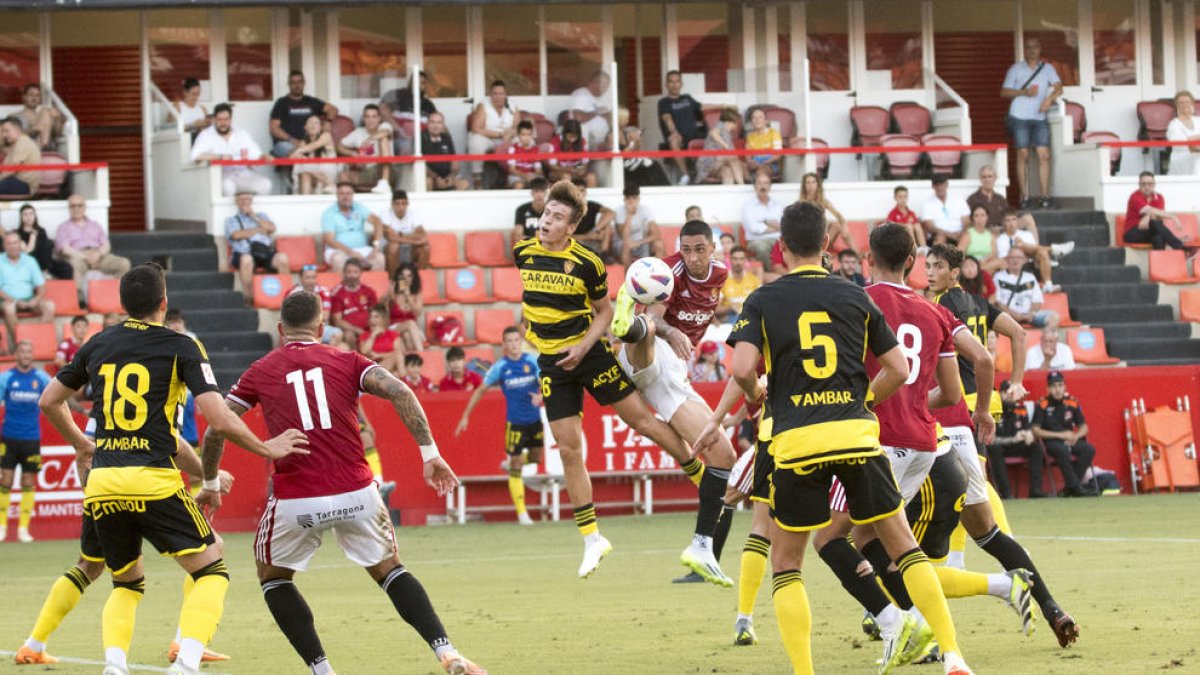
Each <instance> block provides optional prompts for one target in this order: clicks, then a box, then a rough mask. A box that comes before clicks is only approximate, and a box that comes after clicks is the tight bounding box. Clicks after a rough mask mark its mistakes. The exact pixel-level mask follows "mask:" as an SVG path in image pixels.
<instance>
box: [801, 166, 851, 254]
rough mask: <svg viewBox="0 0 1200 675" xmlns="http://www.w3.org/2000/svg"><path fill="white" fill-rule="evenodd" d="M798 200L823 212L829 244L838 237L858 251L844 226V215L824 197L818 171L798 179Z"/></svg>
mask: <svg viewBox="0 0 1200 675" xmlns="http://www.w3.org/2000/svg"><path fill="white" fill-rule="evenodd" d="M800 201H802V202H808V203H809V204H812V205H814V206H816V207H817V208H819V209H821V210H822V211H823V212H824V213H825V222H827V223H829V245H830V246H831V247H832V246H833V244H834V242H836V241H837V239H838V237H841V238H842V243H843V244H845V245H846V248H848V249H850V250H851V251H854V252H855V253H857V252H858V250H857V249H855V248H854V240H853V239H851V238H850V230H849V229H848V228H847V227H846V217H845V216H843V215H842V214H841V212H840V211H838V210H837V209H836V208H834V206H833V203H832V202H830V201H829V199H828V198H826V197H825V183H824V182H823V181H822V180H821V174H819V173H806V174H804V177H803V178H802V179H801V181H800Z"/></svg>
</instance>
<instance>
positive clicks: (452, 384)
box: [438, 370, 483, 391]
mask: <svg viewBox="0 0 1200 675" xmlns="http://www.w3.org/2000/svg"><path fill="white" fill-rule="evenodd" d="M482 386H483V378H482V377H480V376H479V373H476V372H474V371H471V370H467V371H464V372H463V379H462V382H459V381H457V380H455V379H454V378H453V377H451V376H450V374H449V373H447V374H446V376H445V377H443V378H442V381H441V383H440V384H438V391H475V390H476V389H478V388H480V387H482Z"/></svg>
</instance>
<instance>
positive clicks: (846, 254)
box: [836, 248, 867, 287]
mask: <svg viewBox="0 0 1200 675" xmlns="http://www.w3.org/2000/svg"><path fill="white" fill-rule="evenodd" d="M836 274H837V275H838V276H839V277H841V278H843V279H845V280H846V281H849V282H850V283H852V284H855V285H858V286H864V287H865V286H866V285H867V278H866V277H864V276H863V274H862V265H861V263H860V261H859V259H858V254H857V253H855V252H854V251H852V250H850V249H848V248H845V249H842V250H841V251H840V252H839V253H838V268H837V272H836Z"/></svg>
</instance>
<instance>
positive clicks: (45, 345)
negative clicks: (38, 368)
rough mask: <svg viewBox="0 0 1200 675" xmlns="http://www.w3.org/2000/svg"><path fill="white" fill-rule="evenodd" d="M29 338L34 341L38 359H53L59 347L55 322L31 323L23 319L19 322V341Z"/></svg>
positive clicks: (35, 353)
mask: <svg viewBox="0 0 1200 675" xmlns="http://www.w3.org/2000/svg"><path fill="white" fill-rule="evenodd" d="M21 340H29V341H30V342H32V343H33V358H34V359H36V360H38V361H53V360H54V352H55V350H56V349H57V348H58V334H57V332H56V331H55V330H54V322H53V321H47V322H45V323H42V322H36V323H31V322H28V321H22V322H21V323H18V324H17V341H18V342H19V341H21Z"/></svg>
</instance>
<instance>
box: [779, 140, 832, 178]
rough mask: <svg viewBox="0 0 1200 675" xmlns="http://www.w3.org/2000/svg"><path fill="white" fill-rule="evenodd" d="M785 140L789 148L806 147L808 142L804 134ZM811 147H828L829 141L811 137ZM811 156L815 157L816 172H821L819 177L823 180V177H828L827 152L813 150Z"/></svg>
mask: <svg viewBox="0 0 1200 675" xmlns="http://www.w3.org/2000/svg"><path fill="white" fill-rule="evenodd" d="M785 142H786V143H787V144H788V147H789V148H803V147H806V146H807V144H808V143H807V139H806V138H805V137H804V136H797V137H795V138H793V139H791V141H785ZM812 147H813V149H816V148H828V147H829V142H828V141H826V140H825V139H823V138H815V137H814V138H813V139H812ZM813 157H815V158H816V160H817V173H819V174H821V179H822V180H824V179H826V178H828V177H829V153H827V152H814V153H813Z"/></svg>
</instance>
